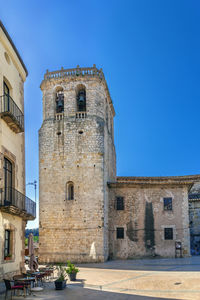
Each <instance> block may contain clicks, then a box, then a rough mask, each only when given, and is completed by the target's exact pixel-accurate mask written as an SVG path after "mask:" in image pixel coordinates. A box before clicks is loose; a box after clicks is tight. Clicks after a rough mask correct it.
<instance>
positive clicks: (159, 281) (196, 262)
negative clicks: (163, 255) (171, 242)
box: [0, 256, 200, 300]
mask: <svg viewBox="0 0 200 300" xmlns="http://www.w3.org/2000/svg"><path fill="white" fill-rule="evenodd" d="M79 268H80V272H79V273H78V276H77V281H76V282H75V283H72V282H69V281H68V282H67V283H68V284H67V288H66V289H65V290H62V291H55V289H54V283H53V282H46V283H44V291H42V292H40V293H34V295H32V296H28V297H27V299H38V300H44V299H59V300H61V299H70V300H75V299H79V300H80V299H83V300H84V299H102V298H103V299H116V300H117V299H135V300H143V299H144V300H151V299H155V300H158V299H191V300H196V299H199V300H200V257H198V256H196V257H191V258H177V259H143V260H142V259H140V260H125V261H109V262H106V263H100V264H96V263H95V264H81V265H79ZM0 299H4V296H3V294H1V296H0ZM13 299H22V297H17V296H16V297H13Z"/></svg>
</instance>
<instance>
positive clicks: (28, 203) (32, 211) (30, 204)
mask: <svg viewBox="0 0 200 300" xmlns="http://www.w3.org/2000/svg"><path fill="white" fill-rule="evenodd" d="M25 210H26V212H27V213H28V214H29V215H32V216H33V217H34V218H35V217H36V203H35V202H34V201H33V200H31V199H30V198H28V197H26V199H25Z"/></svg>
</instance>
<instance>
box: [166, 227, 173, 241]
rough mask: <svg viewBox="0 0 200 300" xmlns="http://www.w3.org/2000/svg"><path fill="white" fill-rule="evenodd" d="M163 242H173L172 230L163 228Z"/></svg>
mask: <svg viewBox="0 0 200 300" xmlns="http://www.w3.org/2000/svg"><path fill="white" fill-rule="evenodd" d="M164 233H165V240H173V228H165V231H164Z"/></svg>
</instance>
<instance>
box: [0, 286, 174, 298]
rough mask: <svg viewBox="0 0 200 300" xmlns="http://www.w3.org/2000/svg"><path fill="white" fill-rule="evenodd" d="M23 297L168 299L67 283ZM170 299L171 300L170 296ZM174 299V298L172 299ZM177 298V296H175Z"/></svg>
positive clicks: (0, 296)
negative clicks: (58, 289) (58, 287)
mask: <svg viewBox="0 0 200 300" xmlns="http://www.w3.org/2000/svg"><path fill="white" fill-rule="evenodd" d="M4 297H5V296H4V295H0V299H1V300H3V299H4ZM7 299H10V297H7ZM17 299H18V300H20V299H24V297H22V296H14V297H13V300H17ZM25 299H27V300H28V299H37V300H47V299H51V300H57V299H58V300H64V299H70V300H80V299H81V300H86V299H91V300H94V299H95V300H98V299H101V300H102V299H104V300H111V299H115V300H126V299H128V300H129V299H132V300H169V299H168V298H157V297H147V296H138V295H129V294H123V293H116V292H106V291H98V290H91V289H87V288H81V287H79V286H75V284H73V285H68V287H67V288H66V289H65V290H62V291H55V289H53V288H52V287H51V288H49V289H45V290H44V291H43V292H40V293H37V294H36V293H35V294H34V295H33V296H27V297H26V298H25ZM170 300H173V299H172V298H170ZM174 300H175V299H174ZM176 300H177V298H176Z"/></svg>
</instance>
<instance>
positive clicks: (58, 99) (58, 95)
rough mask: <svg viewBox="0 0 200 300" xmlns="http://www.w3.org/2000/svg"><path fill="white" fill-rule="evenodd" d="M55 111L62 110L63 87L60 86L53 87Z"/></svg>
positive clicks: (59, 111)
mask: <svg viewBox="0 0 200 300" xmlns="http://www.w3.org/2000/svg"><path fill="white" fill-rule="evenodd" d="M55 93H56V94H55V100H56V103H55V104H56V105H55V111H56V114H58V113H63V112H64V93H63V88H62V87H61V86H58V87H56V89H55Z"/></svg>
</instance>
